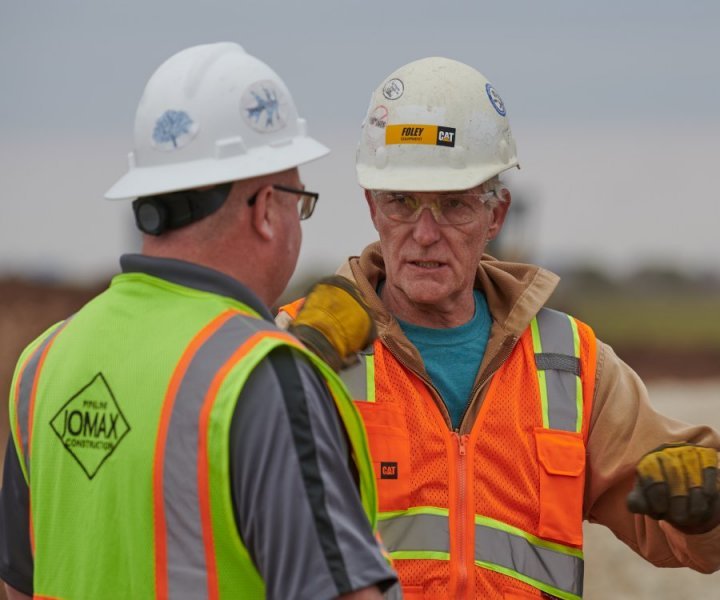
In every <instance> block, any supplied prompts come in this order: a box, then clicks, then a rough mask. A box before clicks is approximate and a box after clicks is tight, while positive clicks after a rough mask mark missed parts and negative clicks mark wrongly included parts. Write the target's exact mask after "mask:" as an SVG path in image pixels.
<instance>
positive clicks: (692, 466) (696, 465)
mask: <svg viewBox="0 0 720 600" xmlns="http://www.w3.org/2000/svg"><path fill="white" fill-rule="evenodd" d="M636 471H637V479H636V482H635V488H634V489H633V490H632V491H631V492H630V494H628V497H627V505H628V508H629V509H630V511H631V512H634V513H638V514H644V515H648V516H649V517H651V518H653V519H657V520H661V519H662V520H664V521H667V522H668V523H670V524H671V525H673V526H674V527H675V528H677V529H679V530H680V531H683V532H684V533H691V534H692V533H704V532H706V531H710V530H711V529H713V528H714V527H716V526H717V525H718V524H720V483H719V482H718V452H717V450H715V449H714V448H704V447H702V446H695V445H692V444H665V445H663V446H660V447H659V448H656V449H655V450H653V451H652V452H649V453H648V454H646V455H645V456H643V458H642V459H640V462H639V463H638V465H637V467H636Z"/></svg>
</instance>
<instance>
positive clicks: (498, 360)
mask: <svg viewBox="0 0 720 600" xmlns="http://www.w3.org/2000/svg"><path fill="white" fill-rule="evenodd" d="M519 339H520V338H519V337H517V336H512V337H510V338H508V339H506V340H505V341H504V342H503V345H502V348H501V350H500V352H498V353H497V354H496V355H495V358H493V360H492V362H491V363H490V364H489V365H488V366H487V369H485V372H484V373H483V376H482V377H481V378H480V380H479V381H478V382H477V383H476V384H475V386H474V387H473V389H472V391H471V392H470V400H468V403H467V404H466V405H465V410H464V411H463V414H462V416H461V417H460V426H459V427H458V428H457V429H456V430H455V431H456V432H457V433H458V434H459V433H460V432H461V431H462V430H463V423H464V421H465V415H467V412H468V410H470V405H471V404H472V401H473V399H474V398H475V396H476V395H477V394H478V393H479V392H480V390H481V389H482V388H483V387H484V386H485V384H486V383H487V382H488V381H490V379H491V378H492V376H493V375H495V373H497V372H498V370H499V369H500V367H501V366H502V365H503V364H504V363H505V361H506V360H507V359H508V357H509V356H510V354H511V353H512V351H513V348H515V344H517V342H518V340H519ZM470 429H472V427H471V428H470Z"/></svg>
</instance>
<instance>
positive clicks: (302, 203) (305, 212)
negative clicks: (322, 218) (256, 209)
mask: <svg viewBox="0 0 720 600" xmlns="http://www.w3.org/2000/svg"><path fill="white" fill-rule="evenodd" d="M272 188H273V189H274V190H278V191H279V192H287V193H288V194H295V195H296V196H297V197H298V198H297V200H298V214H299V216H300V220H301V221H304V220H305V219H309V218H310V217H311V216H312V214H313V211H314V210H315V205H316V204H317V201H318V198H319V197H320V194H318V193H317V192H308V191H307V190H298V189H296V188H291V187H287V186H285V185H273V186H272ZM256 200H257V193H255V194H253V195H252V196H251V197H250V198H249V199H248V205H250V206H252V205H253V204H255V201H256Z"/></svg>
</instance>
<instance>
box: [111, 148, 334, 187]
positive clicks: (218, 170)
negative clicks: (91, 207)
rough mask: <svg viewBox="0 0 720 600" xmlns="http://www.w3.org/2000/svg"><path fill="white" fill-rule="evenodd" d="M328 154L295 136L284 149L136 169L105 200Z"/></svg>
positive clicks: (277, 168)
mask: <svg viewBox="0 0 720 600" xmlns="http://www.w3.org/2000/svg"><path fill="white" fill-rule="evenodd" d="M329 152H330V150H329V149H328V148H327V147H325V146H324V145H322V144H321V143H320V142H318V141H316V140H314V139H312V138H310V137H296V138H294V139H292V140H290V141H289V142H288V143H287V145H284V146H280V147H269V146H261V147H257V148H252V149H251V150H249V151H248V152H246V153H243V154H240V155H237V156H231V157H226V158H220V159H216V158H208V159H203V160H196V161H192V162H182V163H175V164H168V165H163V166H152V167H145V168H143V167H134V168H131V169H130V170H129V171H128V173H126V174H125V175H124V176H123V177H121V178H120V179H119V180H118V181H117V183H115V185H113V186H112V187H111V188H110V189H109V190H108V191H107V192H106V193H105V198H106V199H107V200H133V199H135V198H138V197H141V196H154V195H156V194H164V193H167V192H175V191H178V190H188V189H193V188H197V187H202V186H205V185H213V184H217V183H226V182H228V181H236V180H239V179H249V178H252V177H259V176H262V175H269V174H270V173H279V172H281V171H285V170H287V169H291V168H293V167H297V166H299V165H302V164H305V163H308V162H310V161H313V160H316V159H318V158H321V157H323V156H325V155H326V154H328V153H329ZM190 166H192V168H189V167H190Z"/></svg>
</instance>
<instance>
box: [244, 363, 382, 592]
mask: <svg viewBox="0 0 720 600" xmlns="http://www.w3.org/2000/svg"><path fill="white" fill-rule="evenodd" d="M230 443H231V446H230V448H231V457H230V461H231V469H232V487H233V495H234V502H235V511H236V520H237V523H238V530H239V533H240V536H241V537H242V539H243V542H244V543H245V545H246V547H247V549H248V551H249V553H250V556H251V557H252V559H253V561H254V563H255V565H256V567H257V569H258V571H259V573H260V575H261V577H262V578H263V580H264V581H265V584H266V589H267V597H268V598H270V599H272V598H283V599H284V598H296V599H303V598H307V599H312V600H322V599H324V598H334V597H336V596H338V595H340V594H346V593H348V592H351V591H354V590H358V589H361V588H364V587H367V586H370V585H373V584H374V585H377V586H378V587H379V588H380V589H386V588H387V587H388V586H390V585H392V584H393V583H394V582H395V581H396V577H395V574H394V573H393V571H392V570H391V569H390V567H389V566H388V565H387V563H386V562H385V560H384V558H383V557H382V555H381V552H380V550H379V548H378V544H377V542H376V540H375V538H374V536H373V533H372V530H371V528H370V525H369V523H368V521H367V518H366V516H365V513H364V512H363V509H362V505H361V503H360V496H359V492H358V490H357V485H356V483H355V480H354V476H353V472H352V470H351V468H350V467H349V462H350V461H349V454H348V447H347V443H346V440H345V438H344V430H343V429H342V427H341V424H340V420H339V416H338V415H337V412H336V409H335V406H334V402H333V400H332V398H331V397H330V394H329V392H328V390H327V388H326V387H325V384H324V383H323V382H322V381H321V380H320V378H319V376H318V375H317V374H316V373H315V371H314V369H313V368H312V367H311V366H310V365H309V364H307V363H306V362H305V360H304V359H302V358H301V357H299V356H297V355H296V354H295V353H294V352H292V351H290V350H289V349H280V350H276V351H274V352H273V353H272V354H271V355H270V356H269V357H268V358H267V359H266V360H264V361H263V362H262V363H260V365H258V367H257V368H256V369H255V371H254V372H253V373H252V375H251V376H250V378H249V379H248V381H247V383H246V385H245V387H244V388H243V391H242V393H241V395H240V398H239V400H238V405H237V407H236V410H235V414H234V417H233V422H232V430H231V440H230Z"/></svg>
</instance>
